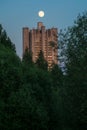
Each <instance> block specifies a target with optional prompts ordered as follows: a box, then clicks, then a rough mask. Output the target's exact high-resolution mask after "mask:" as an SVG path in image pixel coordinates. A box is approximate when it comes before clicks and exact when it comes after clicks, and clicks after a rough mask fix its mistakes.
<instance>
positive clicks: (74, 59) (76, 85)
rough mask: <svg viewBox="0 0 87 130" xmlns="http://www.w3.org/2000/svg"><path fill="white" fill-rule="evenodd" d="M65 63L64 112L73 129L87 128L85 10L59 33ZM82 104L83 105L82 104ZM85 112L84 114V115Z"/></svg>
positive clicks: (86, 23)
mask: <svg viewBox="0 0 87 130" xmlns="http://www.w3.org/2000/svg"><path fill="white" fill-rule="evenodd" d="M60 43H61V44H62V45H63V46H62V47H63V48H64V49H63V53H62V54H64V57H65V59H66V60H65V65H66V76H67V78H66V80H65V86H66V92H67V96H66V98H64V100H65V101H66V103H67V107H69V108H70V109H68V108H66V113H68V112H69V115H70V116H69V117H68V116H67V119H68V121H67V122H68V123H69V124H70V125H71V126H72V127H73V128H75V129H77V130H78V129H79V130H80V129H84V130H85V129H87V124H86V123H85V122H87V112H86V109H85V108H86V106H87V104H86V100H87V96H86V95H87V94H86V93H87V73H86V72H87V12H84V13H83V15H79V16H78V17H77V20H76V21H75V23H74V25H73V26H72V27H71V28H68V30H65V32H64V33H62V35H61V42H60ZM83 104H84V105H83ZM84 113H85V115H84Z"/></svg>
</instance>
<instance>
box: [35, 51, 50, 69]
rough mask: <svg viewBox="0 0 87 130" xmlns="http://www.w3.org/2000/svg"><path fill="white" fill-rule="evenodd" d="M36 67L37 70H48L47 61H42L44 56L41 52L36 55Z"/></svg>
mask: <svg viewBox="0 0 87 130" xmlns="http://www.w3.org/2000/svg"><path fill="white" fill-rule="evenodd" d="M36 65H37V67H38V68H41V69H43V70H47V69H48V64H47V61H46V60H45V59H44V55H43V52H42V51H40V53H39V55H38V59H37V61H36Z"/></svg>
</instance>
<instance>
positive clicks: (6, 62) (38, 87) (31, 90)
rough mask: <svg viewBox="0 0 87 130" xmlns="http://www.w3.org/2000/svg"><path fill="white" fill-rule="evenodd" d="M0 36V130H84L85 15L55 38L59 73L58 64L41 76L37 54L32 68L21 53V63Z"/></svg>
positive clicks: (86, 96)
mask: <svg viewBox="0 0 87 130" xmlns="http://www.w3.org/2000/svg"><path fill="white" fill-rule="evenodd" d="M1 30H2V27H1V26H0V36H2V35H1V33H2V32H3V30H2V31H1ZM3 33H4V32H3ZM5 35H6V34H5V33H4V38H3V39H2V38H0V40H2V41H3V42H2V43H1V41H0V129H1V130H21V129H24V130H29V129H30V130H58V129H59V130H86V129H87V73H86V72H87V13H84V14H83V15H82V16H81V15H79V16H78V18H77V20H76V21H75V23H74V25H73V26H72V27H71V28H68V29H67V30H65V32H64V33H61V35H60V41H61V45H63V46H62V48H61V49H62V50H63V53H62V54H64V57H63V58H64V59H65V60H64V62H65V67H66V71H65V73H64V74H63V73H62V71H61V69H60V67H59V66H58V65H53V68H52V69H51V70H49V71H47V70H48V66H47V62H46V61H45V60H44V56H43V53H42V52H40V54H39V58H38V59H37V61H36V65H34V63H33V62H32V55H31V54H30V53H29V52H28V51H27V50H26V52H25V54H24V56H23V60H22V61H21V60H20V58H19V57H18V56H17V55H16V54H15V52H14V51H13V49H12V48H11V46H10V47H9V46H8V45H9V44H8V45H7V43H6V37H7V36H5ZM59 44H60V43H59ZM61 56H63V55H61Z"/></svg>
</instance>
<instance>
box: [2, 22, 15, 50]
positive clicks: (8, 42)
mask: <svg viewBox="0 0 87 130" xmlns="http://www.w3.org/2000/svg"><path fill="white" fill-rule="evenodd" d="M0 44H2V45H4V46H5V47H8V48H10V49H11V50H13V51H14V52H16V50H15V45H14V44H13V43H12V42H11V40H10V38H9V37H8V36H7V33H6V31H5V30H4V29H3V27H2V25H1V24H0Z"/></svg>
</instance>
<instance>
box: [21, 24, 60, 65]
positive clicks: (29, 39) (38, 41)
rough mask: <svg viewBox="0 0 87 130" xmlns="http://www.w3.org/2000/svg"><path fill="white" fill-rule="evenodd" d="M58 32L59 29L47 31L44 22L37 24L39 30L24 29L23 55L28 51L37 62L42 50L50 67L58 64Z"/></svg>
mask: <svg viewBox="0 0 87 130" xmlns="http://www.w3.org/2000/svg"><path fill="white" fill-rule="evenodd" d="M57 35H58V32H57V28H51V29H46V28H45V26H44V25H43V23H42V22H38V23H37V29H32V30H30V29H29V28H27V27H24V28H23V54H24V53H25V50H26V49H28V50H29V51H30V52H32V58H33V61H34V62H36V60H37V58H38V55H39V52H40V51H41V50H42V52H43V54H44V58H45V60H46V61H47V62H48V67H51V66H52V64H53V63H54V64H58V36H57Z"/></svg>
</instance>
